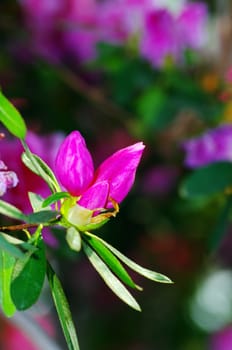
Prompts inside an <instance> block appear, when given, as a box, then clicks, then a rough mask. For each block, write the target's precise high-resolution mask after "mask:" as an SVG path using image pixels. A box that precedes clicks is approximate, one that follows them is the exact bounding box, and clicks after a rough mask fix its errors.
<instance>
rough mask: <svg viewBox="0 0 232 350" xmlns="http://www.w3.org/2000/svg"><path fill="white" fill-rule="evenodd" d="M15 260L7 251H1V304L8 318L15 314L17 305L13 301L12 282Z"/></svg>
mask: <svg viewBox="0 0 232 350" xmlns="http://www.w3.org/2000/svg"><path fill="white" fill-rule="evenodd" d="M14 264H15V258H14V257H13V256H12V255H10V254H9V253H7V252H6V251H3V250H0V303H1V306H2V311H3V313H4V314H5V315H6V316H7V317H11V316H13V314H14V313H15V310H16V308H15V305H14V303H13V301H12V299H11V294H10V282H11V275H12V271H13V268H14Z"/></svg>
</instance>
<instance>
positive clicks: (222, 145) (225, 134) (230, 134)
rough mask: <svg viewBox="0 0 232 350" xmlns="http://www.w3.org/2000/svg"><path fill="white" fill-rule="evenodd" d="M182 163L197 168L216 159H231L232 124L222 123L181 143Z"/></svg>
mask: <svg viewBox="0 0 232 350" xmlns="http://www.w3.org/2000/svg"><path fill="white" fill-rule="evenodd" d="M183 149H184V151H185V160H184V163H185V165H186V166H188V167H190V168H197V167H200V166H204V165H207V164H209V163H212V162H218V161H230V162H231V161H232V125H231V124H224V125H221V126H219V127H217V128H215V129H211V130H208V131H207V132H205V133H204V134H203V135H200V136H198V137H195V138H192V139H190V140H187V141H185V142H184V143H183Z"/></svg>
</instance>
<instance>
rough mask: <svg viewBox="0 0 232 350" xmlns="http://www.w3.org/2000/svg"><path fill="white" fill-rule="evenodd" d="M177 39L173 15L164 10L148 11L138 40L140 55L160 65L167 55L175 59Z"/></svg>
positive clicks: (177, 49) (177, 54)
mask: <svg viewBox="0 0 232 350" xmlns="http://www.w3.org/2000/svg"><path fill="white" fill-rule="evenodd" d="M179 51H180V50H179V40H178V35H177V27H176V22H175V18H174V17H173V15H172V14H171V13H170V12H169V11H167V10H165V9H161V10H153V11H150V12H149V13H148V14H147V15H146V17H145V24H144V32H143V35H142V38H141V42H140V52H141V55H142V56H143V57H144V58H146V59H148V60H149V61H150V62H151V63H152V65H154V66H158V67H159V66H162V65H163V63H164V61H165V59H166V58H167V57H168V56H169V57H172V59H174V61H176V60H177V59H178V56H179Z"/></svg>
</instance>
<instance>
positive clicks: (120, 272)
mask: <svg viewBox="0 0 232 350" xmlns="http://www.w3.org/2000/svg"><path fill="white" fill-rule="evenodd" d="M85 239H87V240H88V243H89V244H90V245H91V247H92V248H93V249H94V250H95V251H96V253H97V254H98V255H99V256H100V258H101V259H102V260H103V261H104V262H105V263H106V264H107V265H108V266H109V268H110V269H111V271H112V272H114V273H115V274H116V275H117V276H118V277H119V278H120V279H121V281H122V282H124V283H125V284H127V285H128V286H129V287H131V288H137V289H138V290H142V288H141V287H139V286H137V285H136V284H135V283H134V282H133V280H132V279H131V277H130V276H129V274H128V273H127V271H126V270H125V269H124V267H123V266H122V264H121V263H120V262H119V261H118V259H117V258H116V257H115V256H114V255H113V254H112V253H111V251H110V250H109V249H108V248H106V246H105V245H104V244H103V243H102V242H101V241H100V240H98V239H97V238H95V237H94V236H93V235H91V236H89V235H85Z"/></svg>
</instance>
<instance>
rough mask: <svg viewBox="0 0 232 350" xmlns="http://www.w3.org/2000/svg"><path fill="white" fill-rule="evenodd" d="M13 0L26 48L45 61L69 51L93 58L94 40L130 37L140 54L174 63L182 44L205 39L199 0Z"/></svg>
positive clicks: (193, 45) (123, 40)
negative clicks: (17, 5)
mask: <svg viewBox="0 0 232 350" xmlns="http://www.w3.org/2000/svg"><path fill="white" fill-rule="evenodd" d="M19 2H20V4H21V7H22V12H23V14H24V18H25V23H26V26H27V28H28V31H29V35H30V37H31V45H30V47H31V50H32V51H33V52H34V53H36V54H37V55H40V56H42V57H44V58H46V59H48V60H49V61H51V62H60V61H62V60H63V59H65V58H66V57H68V56H69V55H70V57H71V58H72V57H74V59H75V60H77V62H78V63H79V62H83V61H86V60H90V59H94V58H95V57H96V55H97V43H98V42H102V41H103V42H109V43H111V44H112V43H113V44H116V45H127V43H128V41H130V40H131V39H133V40H132V41H133V42H134V43H138V46H139V51H140V54H141V56H142V57H144V58H145V59H147V60H148V61H150V62H151V64H152V65H153V66H154V67H160V66H162V65H163V64H164V62H165V59H166V58H167V57H169V56H171V57H172V60H173V61H174V62H175V63H180V62H181V59H182V57H183V51H184V50H185V49H186V48H191V49H199V48H202V46H203V44H204V42H205V38H206V28H207V8H206V6H205V4H203V3H201V2H196V3H188V2H185V1H184V2H181V4H180V5H178V6H174V5H170V4H168V2H167V1H163V0H162V1H160V0H157V1H153V0H104V1H99V2H98V1H97V0H57V1H56V0H51V1H46V0H41V1H39V3H38V1H35V0H19ZM172 8H175V10H173V9H172ZM134 39H136V40H134Z"/></svg>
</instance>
